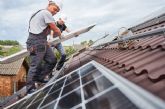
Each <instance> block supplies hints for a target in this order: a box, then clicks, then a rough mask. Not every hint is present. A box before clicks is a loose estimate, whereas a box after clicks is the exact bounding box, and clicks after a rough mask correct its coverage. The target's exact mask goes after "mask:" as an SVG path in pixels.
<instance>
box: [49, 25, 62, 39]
mask: <svg viewBox="0 0 165 109" xmlns="http://www.w3.org/2000/svg"><path fill="white" fill-rule="evenodd" d="M49 26H50V29H51V30H53V33H52V34H53V36H54V34H56V35H57V36H59V38H60V39H61V31H60V29H59V28H58V27H57V26H56V25H55V24H54V23H49ZM52 34H51V35H52Z"/></svg>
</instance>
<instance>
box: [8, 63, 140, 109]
mask: <svg viewBox="0 0 165 109" xmlns="http://www.w3.org/2000/svg"><path fill="white" fill-rule="evenodd" d="M100 69H101V67H97V66H96V65H94V63H88V64H86V65H84V66H82V67H80V68H79V69H77V70H75V71H73V72H71V73H70V74H67V75H65V76H64V77H62V78H59V79H57V80H56V81H54V82H53V83H51V84H49V85H48V86H46V87H44V88H43V89H41V90H39V91H38V92H36V93H35V94H34V95H32V96H31V97H29V98H27V99H24V100H22V101H20V102H17V103H15V104H14V105H12V106H11V107H9V108H8V109H37V108H38V109H111V108H114V109H138V108H139V107H138V106H137V104H136V103H135V101H132V99H130V98H129V97H128V96H127V95H126V94H125V93H123V92H124V91H123V90H122V88H120V85H118V83H117V84H116V83H115V81H114V79H109V77H107V75H105V74H104V72H105V71H102V70H100ZM131 93H134V92H131ZM138 102H139V101H138Z"/></svg>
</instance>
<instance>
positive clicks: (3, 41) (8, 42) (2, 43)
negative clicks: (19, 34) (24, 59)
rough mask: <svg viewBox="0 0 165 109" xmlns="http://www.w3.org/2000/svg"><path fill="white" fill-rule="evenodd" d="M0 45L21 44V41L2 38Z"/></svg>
mask: <svg viewBox="0 0 165 109" xmlns="http://www.w3.org/2000/svg"><path fill="white" fill-rule="evenodd" d="M0 45H19V42H18V41H13V40H0Z"/></svg>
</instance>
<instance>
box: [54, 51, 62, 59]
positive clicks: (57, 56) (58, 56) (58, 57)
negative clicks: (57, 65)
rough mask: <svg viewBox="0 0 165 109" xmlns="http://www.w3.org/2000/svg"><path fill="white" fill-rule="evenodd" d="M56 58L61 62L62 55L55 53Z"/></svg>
mask: <svg viewBox="0 0 165 109" xmlns="http://www.w3.org/2000/svg"><path fill="white" fill-rule="evenodd" d="M55 56H56V58H57V60H59V59H60V57H61V55H60V53H59V52H55Z"/></svg>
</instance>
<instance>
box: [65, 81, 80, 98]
mask: <svg viewBox="0 0 165 109" xmlns="http://www.w3.org/2000/svg"><path fill="white" fill-rule="evenodd" d="M79 86H80V79H77V81H75V82H72V83H71V84H67V86H65V87H64V89H63V92H62V95H64V94H66V93H68V92H70V91H72V90H74V89H76V88H78V87H79Z"/></svg>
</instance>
